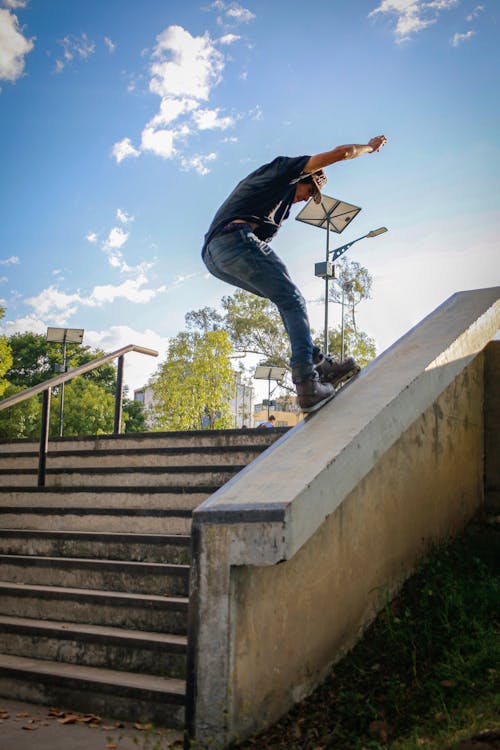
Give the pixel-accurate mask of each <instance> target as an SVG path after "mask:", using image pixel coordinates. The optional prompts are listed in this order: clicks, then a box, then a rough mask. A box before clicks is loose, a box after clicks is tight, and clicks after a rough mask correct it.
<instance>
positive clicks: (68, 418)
mask: <svg viewBox="0 0 500 750" xmlns="http://www.w3.org/2000/svg"><path fill="white" fill-rule="evenodd" d="M8 343H9V345H10V347H11V351H12V362H11V365H10V367H9V369H8V371H7V373H6V377H7V379H8V380H9V381H10V383H11V385H10V386H9V388H8V389H7V391H6V394H5V395H13V394H14V393H18V392H20V391H23V390H25V389H27V388H30V387H31V386H34V385H38V384H39V383H42V382H45V381H46V380H49V379H50V378H52V377H54V375H55V374H56V373H55V366H56V365H58V364H59V365H60V364H62V347H61V346H60V345H59V344H53V343H49V342H47V340H46V338H45V337H44V336H42V335H40V334H35V333H29V332H25V333H16V334H14V335H13V336H11V337H10V338H9V340H8ZM66 354H67V365H68V367H69V368H71V369H74V368H75V367H78V366H79V365H83V364H86V363H87V362H90V361H91V360H93V359H97V358H98V357H100V356H102V354H103V352H102V351H100V350H94V351H93V350H91V349H90V347H88V346H83V347H82V346H78V345H76V344H73V345H68V346H67V352H66ZM64 390H65V397H64V419H63V425H64V434H65V435H79V434H90V433H92V432H93V431H94V430H95V431H96V432H95V434H97V433H102V432H111V431H112V429H113V415H114V394H115V392H116V371H115V367H114V365H113V364H112V363H108V364H105V365H101V367H99V368H97V369H96V370H93V371H91V372H89V373H86V374H85V375H82V376H80V377H78V378H77V379H75V380H74V381H73V380H70V381H68V382H66V384H65V388H64ZM53 395H54V398H53V399H52V402H51V434H52V435H57V434H59V432H58V425H59V399H60V388H55V389H54V394H53ZM40 413H41V409H40V397H38V398H37V397H35V398H33V399H29V400H28V401H25V402H22V403H20V404H17V405H16V406H12V407H10V408H9V409H7V410H5V411H3V412H0V434H1V435H2V437H6V438H34V437H38V435H39V434H40Z"/></svg>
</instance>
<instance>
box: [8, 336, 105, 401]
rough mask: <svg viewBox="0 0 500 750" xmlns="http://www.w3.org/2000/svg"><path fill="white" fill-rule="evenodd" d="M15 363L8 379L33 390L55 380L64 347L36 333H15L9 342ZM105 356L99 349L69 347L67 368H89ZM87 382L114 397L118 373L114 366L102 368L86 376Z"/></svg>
mask: <svg viewBox="0 0 500 750" xmlns="http://www.w3.org/2000/svg"><path fill="white" fill-rule="evenodd" d="M9 344H10V347H11V349H12V357H13V363H12V366H11V367H10V368H9V371H8V373H7V375H6V377H7V379H8V380H9V382H10V383H13V384H14V385H18V386H21V387H22V388H30V387H31V386H33V385H38V383H43V382H44V381H45V380H48V379H49V378H52V377H54V375H55V369H56V367H55V366H56V365H61V364H62V347H61V345H60V344H53V343H49V342H48V341H47V339H46V338H45V336H43V335H42V334H37V333H29V332H25V333H15V334H13V335H12V336H10V338H9ZM103 354H104V352H103V351H101V350H100V349H96V350H92V349H91V348H90V347H89V346H79V345H78V344H68V345H67V348H66V361H67V366H68V368H70V369H72V368H75V367H78V366H79V365H84V364H87V362H90V361H91V360H93V359H97V358H98V357H100V356H102V355H103ZM83 377H84V378H85V379H86V380H90V381H93V382H94V383H97V384H98V385H101V386H102V387H103V388H104V389H105V390H107V391H109V392H111V393H113V392H114V390H115V388H116V372H115V368H114V366H113V364H112V363H109V364H106V365H101V367H99V368H98V369H97V370H93V371H92V372H89V373H86V374H85V375H84V376H83Z"/></svg>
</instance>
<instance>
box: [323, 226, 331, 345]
mask: <svg viewBox="0 0 500 750" xmlns="http://www.w3.org/2000/svg"><path fill="white" fill-rule="evenodd" d="M329 255H330V218H329V217H328V220H327V222H326V258H325V260H326V263H327V266H326V270H327V272H328V256H329ZM328 288H329V278H328V273H327V275H326V276H325V332H324V336H323V354H325V355H326V354H328Z"/></svg>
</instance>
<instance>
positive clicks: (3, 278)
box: [0, 276, 9, 284]
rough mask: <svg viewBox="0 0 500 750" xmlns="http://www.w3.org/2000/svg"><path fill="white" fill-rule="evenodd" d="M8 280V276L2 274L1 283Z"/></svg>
mask: <svg viewBox="0 0 500 750" xmlns="http://www.w3.org/2000/svg"><path fill="white" fill-rule="evenodd" d="M8 280H9V279H8V278H7V276H0V284H4V283H5V282H6V281H8Z"/></svg>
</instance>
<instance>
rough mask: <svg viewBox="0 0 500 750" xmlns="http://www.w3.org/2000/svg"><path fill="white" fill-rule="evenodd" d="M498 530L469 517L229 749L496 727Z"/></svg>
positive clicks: (361, 743)
mask: <svg viewBox="0 0 500 750" xmlns="http://www.w3.org/2000/svg"><path fill="white" fill-rule="evenodd" d="M499 539H500V533H499V529H498V528H495V527H494V526H493V525H491V524H487V523H485V522H475V523H473V524H471V525H470V526H469V527H468V529H467V530H466V533H465V534H464V535H463V536H462V537H461V538H460V539H458V540H457V541H455V542H454V543H452V544H450V545H449V546H447V547H446V548H444V549H441V550H438V551H436V552H435V553H434V554H433V555H432V556H429V558H428V559H426V560H425V561H424V562H423V564H422V566H421V568H420V570H419V571H418V573H416V574H415V575H414V576H413V577H412V578H411V579H410V580H409V581H408V582H407V583H406V584H405V586H404V588H403V590H402V592H401V593H400V595H399V596H398V597H397V599H396V600H395V601H393V602H392V603H390V602H388V603H387V605H386V607H385V610H384V611H383V612H382V613H381V614H380V615H379V617H378V618H377V620H376V621H375V622H374V623H373V624H372V626H371V627H370V628H369V630H368V631H367V632H366V634H365V636H364V637H363V639H362V641H360V643H359V644H358V645H357V646H356V647H355V648H354V649H353V650H352V651H351V652H350V653H349V654H348V655H347V656H346V657H345V658H344V659H343V660H342V661H341V662H339V663H338V664H337V665H336V666H335V668H334V670H333V672H332V673H331V674H330V675H329V677H328V678H327V680H326V681H325V682H324V683H323V684H322V685H321V686H320V687H319V688H318V689H317V690H316V691H315V692H314V693H313V694H312V695H311V696H309V697H308V698H306V699H305V700H304V701H302V702H301V703H300V704H298V705H297V706H295V707H294V708H293V709H292V711H290V713H289V714H287V715H286V716H285V717H284V718H283V719H281V720H280V721H279V722H278V723H277V724H276V725H274V726H273V727H271V728H270V729H269V730H268V731H266V732H265V733H262V734H260V735H259V736H257V737H254V738H251V739H250V740H247V741H246V742H244V743H242V744H241V745H239V750H255V748H259V750H285V749H286V750H382V749H384V750H386V748H390V749H391V750H422V749H423V750H438V749H439V750H443V748H448V747H452V746H456V743H457V742H459V740H461V739H463V738H467V737H471V736H473V735H474V734H477V733H478V732H479V731H481V730H485V729H490V730H493V729H495V728H496V729H497V730H500V724H499V722H498V718H499V709H500V701H499V699H498V676H499V675H498V671H497V670H498V669H499V664H500V646H499V640H498V624H499V602H500V582H499V576H498V573H499V567H500V555H499V551H500V550H499ZM485 747H487V746H485ZM490 747H500V744H499V745H490Z"/></svg>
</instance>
